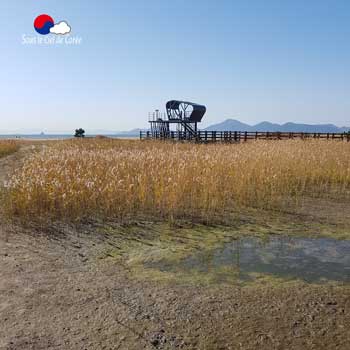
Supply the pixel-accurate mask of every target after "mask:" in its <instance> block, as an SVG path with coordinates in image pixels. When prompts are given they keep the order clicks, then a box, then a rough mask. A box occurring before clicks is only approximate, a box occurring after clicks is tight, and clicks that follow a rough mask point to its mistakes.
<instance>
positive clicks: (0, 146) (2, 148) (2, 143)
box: [0, 140, 19, 158]
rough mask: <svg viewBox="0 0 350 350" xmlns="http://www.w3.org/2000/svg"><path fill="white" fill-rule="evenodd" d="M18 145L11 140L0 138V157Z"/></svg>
mask: <svg viewBox="0 0 350 350" xmlns="http://www.w3.org/2000/svg"><path fill="white" fill-rule="evenodd" d="M18 148H19V145H18V143H17V142H16V141H13V140H0V158H2V157H5V156H8V155H9V154H11V153H14V152H16V151H17V150H18Z"/></svg>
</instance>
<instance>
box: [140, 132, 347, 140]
mask: <svg viewBox="0 0 350 350" xmlns="http://www.w3.org/2000/svg"><path fill="white" fill-rule="evenodd" d="M140 139H141V140H145V139H146V140H147V139H162V140H167V139H170V140H179V141H181V140H188V141H197V142H241V141H249V140H287V139H326V140H342V141H348V142H349V141H350V133H305V132H260V131H259V132H250V131H197V132H196V133H195V134H189V133H187V132H180V131H170V132H151V131H141V132H140Z"/></svg>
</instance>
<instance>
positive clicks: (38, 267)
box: [0, 150, 350, 350]
mask: <svg viewBox="0 0 350 350" xmlns="http://www.w3.org/2000/svg"><path fill="white" fill-rule="evenodd" d="M21 152H24V151H23V150H22V151H21ZM24 153H25V152H24ZM24 153H18V154H16V155H12V156H10V157H8V158H7V159H3V160H1V161H0V169H1V170H0V181H2V180H3V179H4V178H5V176H6V172H7V171H8V170H9V169H10V168H13V167H14V166H17V165H18V164H19V162H20V160H21V159H22V157H23V154H24ZM318 212H319V211H317V210H315V215H316V214H317V213H318ZM111 247H113V249H117V248H118V246H117V243H116V241H115V240H114V239H113V237H111V235H108V234H104V233H101V232H99V233H98V232H97V230H95V229H94V227H93V226H91V227H90V226H86V227H81V228H79V229H77V228H72V227H68V226H62V225H60V226H52V227H51V228H50V229H47V228H41V227H36V228H35V229H34V228H31V229H29V228H23V227H21V226H19V225H10V224H7V223H5V222H3V221H2V222H1V226H0V320H1V323H0V325H1V326H0V349H23V350H24V349H35V350H38V349H96V350H97V349H269V350H271V349H281V350H285V349H315V350H316V349H317V350H318V349H344V350H347V349H349V344H350V287H349V286H335V285H322V286H321V285H308V284H306V283H303V282H293V283H286V284H279V285H269V284H267V285H265V286H258V287H257V286H255V287H239V286H232V285H224V284H223V285H218V286H214V285H193V284H179V283H169V282H168V283H164V282H156V281H152V280H148V281H147V280H144V279H136V278H134V277H133V275H132V274H130V272H129V270H128V266H127V265H124V264H122V263H120V261H116V260H113V259H100V258H99V257H101V256H102V255H103V253H104V252H105V251H107V250H108V249H110V248H111Z"/></svg>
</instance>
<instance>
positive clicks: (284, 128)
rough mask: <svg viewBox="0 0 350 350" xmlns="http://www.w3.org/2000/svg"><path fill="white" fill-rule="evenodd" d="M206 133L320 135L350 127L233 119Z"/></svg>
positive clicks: (346, 129)
mask: <svg viewBox="0 0 350 350" xmlns="http://www.w3.org/2000/svg"><path fill="white" fill-rule="evenodd" d="M204 130H207V131H271V132H273V131H281V132H320V133H327V132H329V133H340V132H347V131H349V130H350V127H341V128H339V127H337V126H336V125H333V124H314V125H312V124H297V123H285V124H274V123H270V122H267V121H264V122H261V123H259V124H256V125H249V124H245V123H242V122H240V121H239V120H235V119H227V120H225V121H224V122H222V123H218V124H214V125H210V126H209V127H207V128H205V129H204Z"/></svg>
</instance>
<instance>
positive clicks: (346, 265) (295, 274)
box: [145, 236, 350, 283]
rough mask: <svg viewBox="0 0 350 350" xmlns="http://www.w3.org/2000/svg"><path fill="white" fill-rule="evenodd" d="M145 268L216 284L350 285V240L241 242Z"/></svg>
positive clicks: (286, 238)
mask: <svg viewBox="0 0 350 350" xmlns="http://www.w3.org/2000/svg"><path fill="white" fill-rule="evenodd" d="M145 266H146V267H149V268H153V269H158V270H160V271H163V272H175V273H186V274H188V273H196V274H204V275H206V274H207V275H209V274H210V275H211V276H212V277H214V281H215V282H225V281H228V280H232V279H237V280H238V281H247V280H252V279H254V278H255V277H256V276H261V275H273V276H275V277H279V278H284V279H302V280H305V281H307V282H318V283H320V282H326V281H328V280H332V281H341V282H350V240H343V241H342V240H335V239H329V238H317V239H311V238H291V237H285V236H278V237H272V238H269V239H265V240H262V239H258V238H253V237H250V238H242V239H239V240H235V241H233V242H230V243H226V244H225V245H224V246H223V247H222V248H219V249H215V250H212V251H209V252H208V251H206V252H199V253H195V254H194V255H191V256H189V257H186V258H184V259H182V260H181V261H180V262H176V263H173V262H170V261H166V260H162V261H159V262H152V263H147V264H145ZM212 279H213V278H212Z"/></svg>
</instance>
